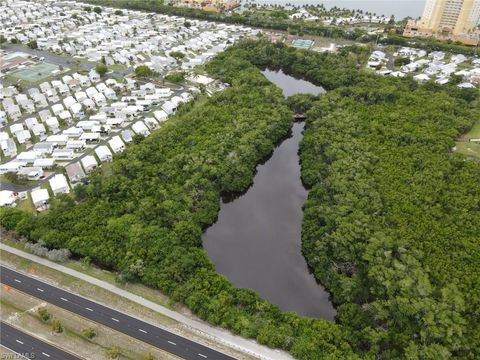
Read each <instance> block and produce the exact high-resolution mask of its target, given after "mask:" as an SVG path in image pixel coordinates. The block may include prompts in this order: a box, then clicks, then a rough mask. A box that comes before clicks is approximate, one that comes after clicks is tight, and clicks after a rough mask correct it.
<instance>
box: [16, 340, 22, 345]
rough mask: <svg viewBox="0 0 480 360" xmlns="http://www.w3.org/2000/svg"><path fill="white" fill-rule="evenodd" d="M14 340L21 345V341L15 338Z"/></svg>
mask: <svg viewBox="0 0 480 360" xmlns="http://www.w3.org/2000/svg"><path fill="white" fill-rule="evenodd" d="M15 341H16V342H18V343H19V344H22V345H23V341H20V340H15Z"/></svg>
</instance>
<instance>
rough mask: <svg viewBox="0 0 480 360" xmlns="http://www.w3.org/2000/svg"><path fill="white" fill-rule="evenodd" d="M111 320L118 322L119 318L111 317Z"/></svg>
mask: <svg viewBox="0 0 480 360" xmlns="http://www.w3.org/2000/svg"><path fill="white" fill-rule="evenodd" d="M112 320H113V321H116V322H120V320H118V319H115V318H112Z"/></svg>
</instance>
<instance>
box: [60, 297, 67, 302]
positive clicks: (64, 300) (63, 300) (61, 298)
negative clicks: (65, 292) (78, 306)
mask: <svg viewBox="0 0 480 360" xmlns="http://www.w3.org/2000/svg"><path fill="white" fill-rule="evenodd" d="M60 299H62V300H63V301H68V300H67V299H65V298H60Z"/></svg>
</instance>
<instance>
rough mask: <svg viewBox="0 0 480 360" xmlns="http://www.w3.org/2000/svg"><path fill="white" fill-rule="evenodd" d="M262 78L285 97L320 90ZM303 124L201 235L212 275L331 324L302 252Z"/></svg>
mask: <svg viewBox="0 0 480 360" xmlns="http://www.w3.org/2000/svg"><path fill="white" fill-rule="evenodd" d="M264 75H265V76H266V77H267V78H268V79H269V80H270V81H272V82H273V83H275V84H276V85H277V86H279V87H280V88H282V89H283V91H284V95H286V96H289V95H293V94H296V93H314V94H318V93H320V92H323V89H322V88H320V87H317V86H314V85H313V84H311V83H308V82H306V81H303V80H297V79H295V78H293V77H291V76H288V75H285V74H283V73H281V72H274V71H269V70H266V71H264ZM303 128H304V124H303V123H295V124H293V127H292V133H291V137H289V138H288V139H286V140H284V141H283V142H282V143H281V144H280V145H279V146H278V147H277V148H276V149H275V151H274V152H273V154H272V157H271V158H270V159H269V160H268V161H267V162H265V163H264V164H262V165H259V166H258V167H257V174H256V176H255V179H254V183H253V185H252V187H251V188H250V189H248V191H247V192H246V193H245V194H243V195H241V196H240V197H238V198H237V199H235V200H234V201H232V202H228V203H225V202H224V203H222V204H221V210H220V213H219V216H218V221H217V222H216V223H215V224H214V225H212V226H211V227H210V228H208V229H207V231H206V232H205V234H204V235H203V244H204V247H205V249H206V250H207V252H208V254H209V256H210V258H211V259H212V261H213V263H214V264H215V267H216V269H217V271H218V272H219V273H221V274H224V275H225V276H227V277H228V278H229V279H230V281H231V282H232V283H233V284H234V285H235V286H236V287H243V288H250V289H253V290H255V291H256V292H257V293H259V294H260V295H261V296H262V297H263V298H265V299H267V300H269V301H270V302H272V303H274V304H277V305H278V306H279V307H280V308H281V309H282V310H285V311H295V312H297V313H298V314H299V315H304V316H311V317H321V318H324V319H329V320H331V319H333V317H334V316H335V309H334V308H333V306H332V304H331V303H330V301H329V299H328V293H327V292H326V291H325V290H324V289H323V288H322V287H321V286H320V285H318V284H317V283H316V281H315V279H314V277H313V275H312V274H310V273H309V271H308V268H307V264H306V262H305V259H304V257H303V255H302V253H301V227H302V219H303V212H302V206H303V204H304V202H305V200H306V199H307V191H306V190H305V188H304V187H303V185H302V182H301V180H300V165H299V159H298V146H299V142H300V140H301V139H302V137H303Z"/></svg>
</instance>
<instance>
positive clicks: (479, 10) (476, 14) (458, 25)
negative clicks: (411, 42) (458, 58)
mask: <svg viewBox="0 0 480 360" xmlns="http://www.w3.org/2000/svg"><path fill="white" fill-rule="evenodd" d="M479 26H480V0H427V3H426V4H425V9H424V10H423V15H422V17H421V18H420V20H410V21H409V22H408V24H407V26H406V27H405V31H404V33H403V35H404V36H410V37H411V36H434V37H436V38H438V39H444V40H445V39H451V40H455V41H460V42H463V43H465V44H470V45H477V44H478V43H479V42H480V30H479Z"/></svg>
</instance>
